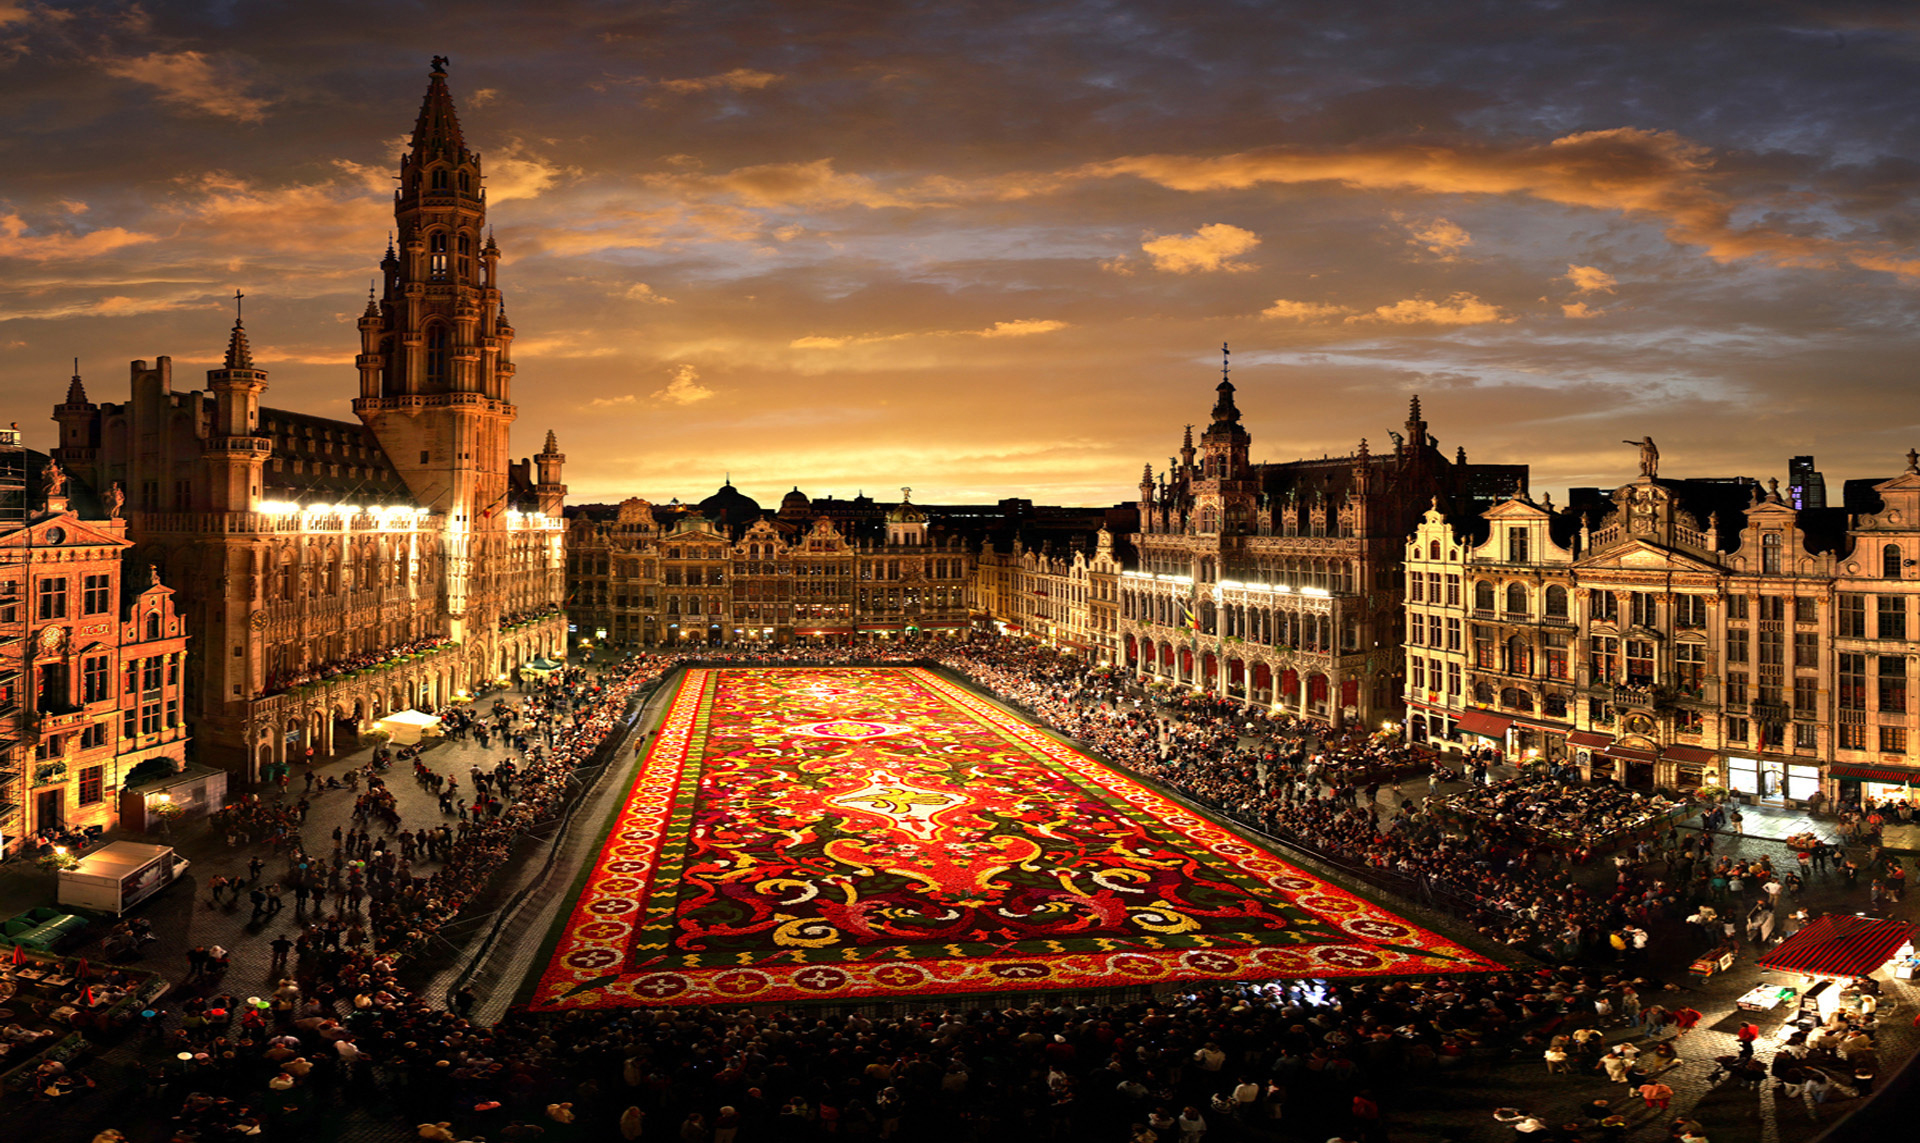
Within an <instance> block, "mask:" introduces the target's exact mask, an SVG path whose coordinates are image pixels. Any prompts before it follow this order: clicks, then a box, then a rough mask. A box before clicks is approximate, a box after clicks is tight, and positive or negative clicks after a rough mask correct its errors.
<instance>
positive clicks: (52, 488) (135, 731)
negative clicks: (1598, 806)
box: [0, 430, 188, 852]
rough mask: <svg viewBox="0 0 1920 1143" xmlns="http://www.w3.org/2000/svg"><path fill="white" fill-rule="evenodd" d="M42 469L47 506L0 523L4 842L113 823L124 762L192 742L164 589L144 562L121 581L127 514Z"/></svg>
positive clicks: (9, 846) (15, 439) (179, 631)
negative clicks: (97, 509)
mask: <svg viewBox="0 0 1920 1143" xmlns="http://www.w3.org/2000/svg"><path fill="white" fill-rule="evenodd" d="M20 452H21V450H20V444H19V433H18V430H5V431H4V432H0V453H6V454H8V457H7V458H8V459H13V458H17V457H18V456H19V455H20ZM5 467H7V466H6V465H4V464H0V468H5ZM47 475H48V476H49V477H50V479H49V480H48V482H47V488H48V493H47V496H46V499H45V501H44V510H42V511H39V512H33V513H28V514H25V515H24V516H23V518H21V519H19V520H17V521H8V522H6V523H4V524H0V740H3V745H4V753H0V843H3V844H4V847H5V849H6V851H7V852H14V851H16V850H18V849H19V847H20V844H21V841H22V838H23V837H26V836H29V835H33V834H38V833H43V832H44V833H46V834H47V835H49V836H54V835H57V834H59V833H60V832H62V831H66V830H80V829H85V828H88V827H96V826H97V827H100V828H103V829H104V828H111V827H112V826H113V825H114V824H116V819H117V813H116V808H115V807H116V804H117V795H118V793H119V790H120V787H121V784H122V780H123V779H124V778H125V777H126V775H127V773H128V772H130V771H131V770H133V769H134V767H136V766H139V765H140V764H141V763H143V762H146V761H148V760H150V759H165V760H166V768H167V769H178V768H179V764H180V762H181V761H182V759H183V753H184V751H185V749H186V744H187V739H188V732H187V727H186V721H185V717H184V711H183V708H182V699H183V697H184V682H183V674H184V671H185V669H186V659H187V646H188V640H187V633H186V626H185V624H184V623H183V622H182V620H181V617H180V616H179V615H178V614H176V612H175V610H174V593H173V591H172V590H171V589H169V588H167V587H165V586H163V585H162V584H161V583H160V580H159V577H158V576H157V575H154V574H152V573H149V572H147V571H146V570H145V569H144V568H140V569H137V570H133V571H132V575H133V576H134V577H136V578H135V579H134V580H131V581H130V580H128V579H127V575H128V568H127V565H126V564H125V563H124V561H123V558H122V557H123V556H124V555H125V553H126V551H127V549H128V548H129V547H130V546H131V545H130V543H129V541H128V540H127V538H126V532H127V522H126V521H125V520H122V519H120V518H119V516H118V513H115V512H112V511H111V510H109V511H108V512H104V513H99V514H98V516H97V518H96V514H95V513H92V512H84V513H83V512H81V511H78V510H76V507H75V505H74V504H73V501H72V498H71V497H70V496H69V495H68V494H67V493H68V490H67V488H66V487H65V484H66V479H65V476H64V474H62V473H58V470H57V469H50V470H49V472H48V474H47ZM22 491H24V490H22Z"/></svg>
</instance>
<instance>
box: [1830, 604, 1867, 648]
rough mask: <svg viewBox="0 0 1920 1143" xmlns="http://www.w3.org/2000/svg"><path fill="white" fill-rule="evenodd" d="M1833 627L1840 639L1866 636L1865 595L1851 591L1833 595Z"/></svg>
mask: <svg viewBox="0 0 1920 1143" xmlns="http://www.w3.org/2000/svg"><path fill="white" fill-rule="evenodd" d="M1833 628H1834V630H1833V633H1834V634H1835V635H1838V636H1840V637H1841V638H1842V639H1864V638H1866V635H1867V597H1866V596H1864V595H1859V594H1851V593H1850V594H1844V595H1837V596H1835V597H1834V601H1833Z"/></svg>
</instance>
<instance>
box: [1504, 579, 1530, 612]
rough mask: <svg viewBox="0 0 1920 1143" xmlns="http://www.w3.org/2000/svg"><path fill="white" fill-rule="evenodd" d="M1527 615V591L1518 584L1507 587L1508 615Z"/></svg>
mask: <svg viewBox="0 0 1920 1143" xmlns="http://www.w3.org/2000/svg"><path fill="white" fill-rule="evenodd" d="M1526 613H1527V589H1526V588H1524V587H1522V586H1521V585H1519V584H1517V583H1510V584H1508V585H1507V614H1508V615H1525V614H1526Z"/></svg>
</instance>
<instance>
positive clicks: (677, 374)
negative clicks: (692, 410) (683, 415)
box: [653, 365, 714, 405]
mask: <svg viewBox="0 0 1920 1143" xmlns="http://www.w3.org/2000/svg"><path fill="white" fill-rule="evenodd" d="M713 395H714V391H713V390H712V389H709V388H707V387H706V386H705V385H702V384H700V371H699V370H698V369H695V368H694V367H693V366H691V365H676V366H674V369H673V379H672V380H671V381H668V382H667V385H666V388H664V389H656V390H654V392H653V399H654V400H656V401H663V402H665V403H667V404H669V405H695V404H698V403H700V402H701V401H704V400H706V399H707V398H709V397H711V396H713Z"/></svg>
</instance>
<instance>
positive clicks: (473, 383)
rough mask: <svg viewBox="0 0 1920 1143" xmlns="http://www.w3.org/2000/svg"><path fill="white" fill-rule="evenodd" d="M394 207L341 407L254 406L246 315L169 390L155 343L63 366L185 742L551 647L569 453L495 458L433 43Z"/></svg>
mask: <svg viewBox="0 0 1920 1143" xmlns="http://www.w3.org/2000/svg"><path fill="white" fill-rule="evenodd" d="M394 220H395V223H396V230H397V233H398V235H399V242H398V245H397V246H394V245H391V244H390V245H389V247H388V249H387V253H386V257H385V259H384V260H383V261H382V262H381V264H380V271H381V277H382V280H383V282H384V287H383V289H382V290H381V291H380V293H379V296H377V297H369V299H368V302H367V308H366V311H365V313H364V314H363V315H362V316H361V318H360V321H359V330H360V353H359V356H358V358H357V359H356V364H357V367H358V371H359V376H360V384H359V395H358V397H357V398H356V399H355V401H354V411H355V413H356V414H357V415H358V418H359V420H358V422H357V423H356V422H348V421H335V420H330V419H327V418H323V417H316V416H312V415H310V414H305V413H299V412H293V411H289V410H281V409H274V408H268V407H264V406H262V405H261V403H260V401H261V396H262V394H263V393H264V392H265V391H266V389H267V373H266V371H265V370H262V369H259V368H256V367H255V364H254V361H253V356H252V353H251V350H250V348H249V345H248V341H247V334H246V331H245V329H244V327H243V326H242V324H241V323H240V322H239V321H238V320H236V321H235V323H234V327H233V331H232V336H231V338H230V340H229V344H228V347H227V353H226V359H225V362H224V363H223V365H222V367H221V368H218V369H214V370H210V371H209V372H208V374H207V386H206V388H205V389H204V390H190V391H176V390H175V389H174V386H173V377H172V363H171V361H170V360H169V359H167V358H165V357H162V358H160V359H158V360H157V361H156V362H154V363H153V364H151V365H150V364H148V363H147V362H145V361H136V362H134V363H133V369H132V374H133V383H132V393H131V396H130V397H129V399H128V400H127V401H126V402H125V403H118V404H115V403H101V404H95V403H93V402H91V401H89V400H88V399H87V395H86V391H85V388H84V387H83V386H82V384H81V382H80V379H79V378H78V377H75V378H74V380H73V383H72V386H71V388H70V389H69V391H68V394H67V399H66V400H65V401H64V402H63V403H62V404H61V405H59V406H58V407H57V408H56V409H55V410H54V419H55V420H56V421H58V422H59V424H60V446H59V448H57V449H56V450H54V451H55V455H56V456H57V457H59V458H60V461H61V463H62V464H63V465H65V466H66V467H67V469H68V470H69V471H70V472H71V473H72V474H73V477H74V479H75V481H76V484H77V485H78V486H79V487H81V488H84V489H85V490H87V494H89V495H92V496H96V497H102V498H104V497H107V496H109V495H120V496H124V499H125V503H126V508H127V513H128V525H127V535H128V538H129V539H130V540H132V541H133V542H134V543H135V544H136V545H137V548H136V550H135V555H134V558H135V559H136V560H137V561H145V562H151V563H153V564H154V565H156V566H158V567H160V568H161V569H162V570H163V573H164V575H165V577H166V579H167V581H168V582H169V583H173V584H176V585H178V588H179V591H180V598H181V606H182V612H183V614H185V615H186V616H187V617H188V620H189V623H190V624H191V627H192V630H193V632H194V635H195V643H194V647H193V650H192V651H191V652H190V653H189V655H188V668H189V669H188V681H189V685H188V701H189V704H190V718H191V719H192V721H193V724H194V726H195V729H196V737H197V738H198V740H199V741H198V748H199V754H200V757H201V760H203V761H206V762H208V763H211V764H214V765H218V766H221V767H223V768H225V769H227V770H229V771H231V772H234V773H236V774H239V775H244V776H247V777H250V778H257V777H259V776H260V775H261V774H262V772H263V771H265V770H267V769H268V768H270V767H275V766H280V765H284V764H285V763H287V762H288V761H289V760H291V759H294V758H297V757H301V756H303V755H306V756H314V755H318V756H324V755H326V754H328V753H331V752H333V751H335V750H337V749H342V748H345V747H347V746H349V745H351V744H352V741H353V735H354V734H355V733H356V732H357V730H358V729H359V728H361V727H363V726H364V725H365V724H366V723H367V722H368V721H369V720H371V719H375V718H378V717H380V716H381V715H383V714H386V713H388V712H391V711H394V710H399V709H405V708H408V707H412V706H421V707H433V706H435V705H437V704H441V703H444V702H447V701H449V700H450V699H451V698H453V697H454V696H456V695H457V694H459V693H461V692H463V691H467V690H471V689H473V688H477V687H480V686H484V685H487V684H490V683H492V682H494V681H495V680H497V679H498V678H500V677H501V676H503V675H506V674H507V673H509V672H511V671H512V670H514V669H515V668H516V667H518V666H519V665H520V664H521V663H523V662H526V661H528V660H530V659H534V658H538V657H542V656H550V655H551V656H558V655H561V654H563V653H564V650H565V643H564V640H565V624H564V620H563V618H562V616H561V615H560V611H559V606H560V603H561V600H562V595H563V563H562V541H563V538H564V526H563V524H562V522H561V520H560V509H561V504H562V500H563V498H564V496H565V492H566V488H565V486H564V485H563V484H561V482H560V474H561V466H562V463H563V462H564V460H565V457H564V456H562V455H561V454H560V452H559V449H558V446H557V443H556V442H555V441H554V439H553V435H552V434H551V433H549V434H548V435H547V440H546V448H545V449H544V450H543V451H542V452H541V453H540V454H539V455H538V456H536V457H534V458H533V460H532V461H531V462H522V463H520V464H514V463H511V462H510V461H509V459H508V428H509V426H510V425H511V424H512V422H513V420H514V418H515V416H516V410H515V408H514V405H513V404H512V401H511V395H510V384H511V381H512V378H513V374H514V365H513V361H512V358H511V353H510V349H511V345H512V341H513V335H514V331H513V328H512V327H511V325H509V324H508V322H507V318H506V313H505V310H504V307H503V303H502V300H501V298H502V295H501V291H500V289H499V286H498V281H497V272H498V268H499V263H500V250H499V248H498V246H496V245H495V244H494V242H493V240H492V238H491V237H489V236H487V232H486V198H485V192H484V189H483V188H482V185H481V159H480V156H479V155H478V154H476V153H474V152H472V151H469V150H468V149H467V147H466V145H465V142H464V140H463V138H462V135H461V131H460V124H459V121H458V119H457V117H456V115H455V112H454V105H453V98H452V96H451V94H450V93H449V92H448V89H447V86H446V72H445V69H444V65H443V62H442V61H436V62H435V65H434V68H433V71H432V74H431V76H430V77H429V81H428V88H427V93H426V97H425V99H424V101H423V102H422V105H421V109H420V115H419V119H418V121H417V123H416V125H415V127H414V132H413V138H412V141H411V145H410V148H409V150H408V152H407V154H406V155H405V156H404V157H403V158H402V160H401V163H400V175H399V186H398V188H397V190H396V192H395V198H394Z"/></svg>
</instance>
